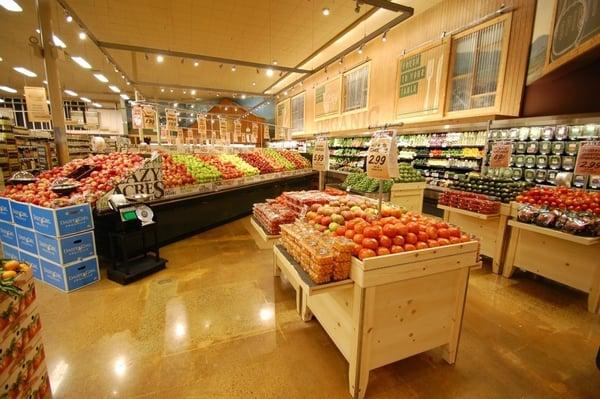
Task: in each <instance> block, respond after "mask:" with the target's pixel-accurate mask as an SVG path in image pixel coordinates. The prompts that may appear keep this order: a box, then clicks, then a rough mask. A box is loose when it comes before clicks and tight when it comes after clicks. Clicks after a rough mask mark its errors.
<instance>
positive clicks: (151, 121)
mask: <svg viewBox="0 0 600 399" xmlns="http://www.w3.org/2000/svg"><path fill="white" fill-rule="evenodd" d="M142 116H143V120H144V122H143V123H144V129H154V128H156V111H155V110H154V107H152V106H151V105H143V106H142Z"/></svg>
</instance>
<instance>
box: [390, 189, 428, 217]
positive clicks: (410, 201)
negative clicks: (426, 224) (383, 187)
mask: <svg viewBox="0 0 600 399" xmlns="http://www.w3.org/2000/svg"><path fill="white" fill-rule="evenodd" d="M426 187H427V183H425V182H414V183H396V184H394V185H393V186H392V189H391V191H390V202H391V203H392V204H396V205H399V206H401V207H403V208H405V209H406V210H407V211H412V212H417V213H423V212H422V211H423V197H424V195H425V188H426Z"/></svg>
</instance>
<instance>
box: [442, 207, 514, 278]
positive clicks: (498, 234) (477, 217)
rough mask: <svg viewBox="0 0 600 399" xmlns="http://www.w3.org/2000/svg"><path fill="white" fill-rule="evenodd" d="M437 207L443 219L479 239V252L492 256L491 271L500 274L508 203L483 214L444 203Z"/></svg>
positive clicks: (508, 212) (508, 213) (508, 214)
mask: <svg viewBox="0 0 600 399" xmlns="http://www.w3.org/2000/svg"><path fill="white" fill-rule="evenodd" d="M437 207H438V208H439V209H442V210H443V211H444V216H443V218H444V221H446V222H448V223H451V224H454V225H456V226H459V227H460V228H461V230H463V231H465V232H467V233H469V234H472V235H474V236H475V237H478V238H479V239H480V240H481V254H482V255H485V256H488V257H490V258H492V271H493V272H494V273H496V274H500V272H501V270H500V267H501V265H502V261H503V256H504V253H505V247H506V241H507V237H508V235H507V230H508V228H507V221H508V217H509V216H510V205H509V204H501V206H500V213H498V214H495V215H483V214H481V213H476V212H471V211H466V210H464V209H459V208H453V207H450V206H446V205H438V206H437Z"/></svg>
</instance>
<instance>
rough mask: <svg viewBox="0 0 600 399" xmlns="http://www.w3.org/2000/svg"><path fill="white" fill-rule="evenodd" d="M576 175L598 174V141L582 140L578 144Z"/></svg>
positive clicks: (599, 144)
mask: <svg viewBox="0 0 600 399" xmlns="http://www.w3.org/2000/svg"><path fill="white" fill-rule="evenodd" d="M575 174H576V175H600V141H583V142H582V143H581V145H580V146H579V153H578V154H577V161H575Z"/></svg>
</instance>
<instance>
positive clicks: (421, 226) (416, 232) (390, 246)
mask: <svg viewBox="0 0 600 399" xmlns="http://www.w3.org/2000/svg"><path fill="white" fill-rule="evenodd" d="M334 234H335V235H337V236H345V237H346V238H349V239H351V240H352V241H354V248H353V251H352V254H353V255H354V256H357V257H358V258H360V259H361V260H362V259H366V258H371V257H374V256H381V255H389V254H395V253H399V252H407V251H415V250H419V249H425V248H434V247H440V246H444V245H450V244H458V243H461V242H467V241H471V240H472V239H471V237H469V236H468V235H467V234H464V233H461V231H460V229H459V228H458V227H454V226H450V225H448V224H447V223H445V222H443V221H439V220H436V219H431V218H428V217H425V216H422V215H418V214H414V213H411V212H408V213H406V214H404V215H402V216H400V217H394V216H388V217H383V218H381V219H371V218H367V219H365V218H354V219H352V220H348V221H346V223H345V224H344V226H341V227H339V228H338V229H337V230H336V231H335V233H334Z"/></svg>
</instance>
